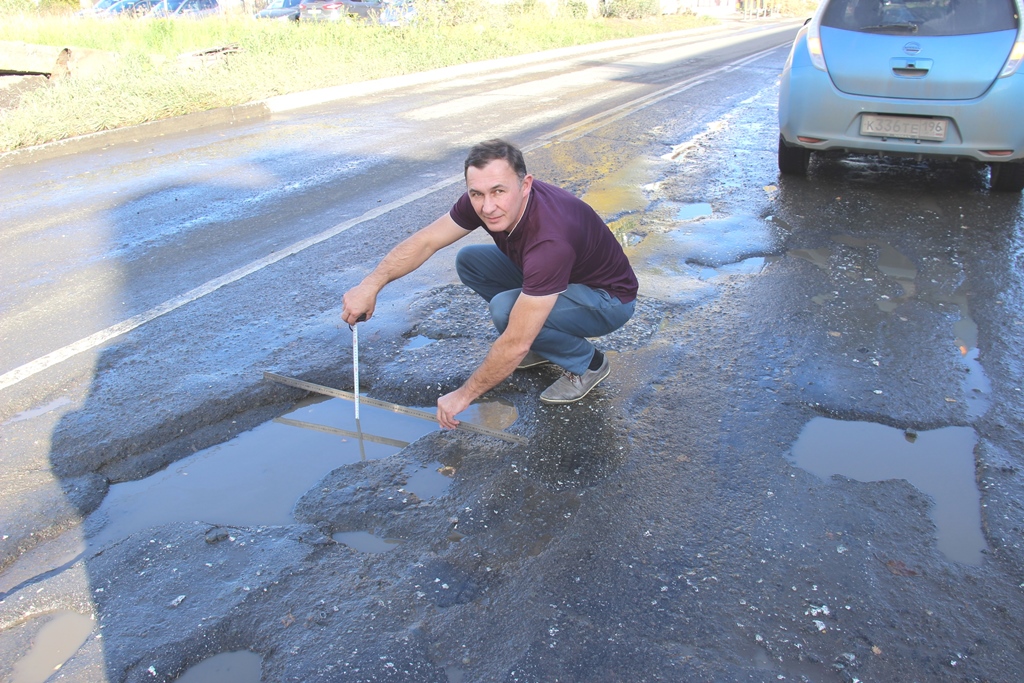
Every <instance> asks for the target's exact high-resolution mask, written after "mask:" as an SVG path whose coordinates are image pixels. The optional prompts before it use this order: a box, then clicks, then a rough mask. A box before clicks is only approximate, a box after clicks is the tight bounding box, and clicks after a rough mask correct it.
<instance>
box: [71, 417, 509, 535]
mask: <svg viewBox="0 0 1024 683" xmlns="http://www.w3.org/2000/svg"><path fill="white" fill-rule="evenodd" d="M516 416H517V413H516V409H515V406H513V405H512V404H511V403H510V402H509V401H484V402H480V403H477V404H474V405H472V406H470V407H469V408H468V409H466V410H465V411H464V412H462V413H460V415H459V418H460V419H461V420H463V421H467V422H471V423H474V424H478V425H482V426H486V427H490V428H492V429H497V430H503V429H505V428H506V427H507V426H509V425H510V424H512V423H513V422H515V420H516ZM285 419H286V420H289V421H290V422H289V423H287V424H284V423H281V422H278V421H271V422H267V423H264V424H262V425H260V426H258V427H256V428H254V429H252V430H250V431H248V432H244V433H242V434H239V435H238V436H236V437H235V438H233V439H231V440H230V441H227V442H225V443H223V444H220V445H218V446H214V447H212V448H207V449H205V450H202V451H199V452H197V453H195V454H194V455H192V456H189V457H187V458H184V459H183V460H180V461H178V462H176V463H174V464H173V465H171V466H170V467H168V468H167V469H165V470H162V471H160V472H157V473H156V474H153V475H151V476H149V477H147V478H145V479H142V480H139V481H132V482H124V483H120V484H115V485H114V486H111V487H110V491H109V492H108V494H107V496H106V498H105V499H104V500H103V503H102V505H100V507H99V508H98V509H97V510H96V512H94V513H93V514H92V515H91V516H90V517H89V519H88V521H87V524H86V529H87V536H88V544H89V546H90V547H91V548H94V549H98V548H102V547H104V546H106V545H108V544H110V543H112V542H115V541H117V540H120V539H122V538H125V537H127V536H129V535H131V534H133V533H136V532H138V531H142V530H144V529H148V528H152V527H156V526H160V525H163V524H169V523H174V522H191V521H203V522H207V523H210V524H216V525H223V526H263V525H280V524H289V523H291V522H292V521H293V519H292V508H293V507H294V505H295V502H296V501H297V500H298V499H299V497H300V496H301V495H302V494H303V493H305V492H306V491H308V490H309V489H310V487H312V486H313V485H315V484H316V482H317V481H319V480H320V479H321V478H322V477H323V476H324V475H325V474H326V473H327V472H329V471H331V470H333V469H335V468H337V467H341V466H342V465H346V464H351V463H355V462H359V461H361V460H376V459H379V458H384V457H387V456H389V455H392V454H394V453H397V452H398V451H399V450H400V449H401V448H402V447H403V446H404V445H406V444H408V443H411V442H413V441H415V440H416V439H418V438H420V437H421V436H423V435H425V434H427V433H429V432H431V431H434V430H436V429H437V425H436V424H434V423H431V422H428V421H425V420H421V419H418V418H414V417H410V416H407V415H402V414H398V413H394V412H391V411H389V410H384V409H381V408H375V407H372V406H366V405H363V406H361V407H360V420H359V424H357V423H356V420H355V415H354V410H353V404H352V403H351V402H349V401H345V400H342V399H329V400H310V401H306V402H303V403H302V404H300V405H299V406H298V407H297V408H295V409H294V410H292V411H290V412H289V413H288V414H287V415H286V416H285ZM296 425H304V426H308V427H309V428H308V429H300V428H297V426H296ZM324 428H326V429H328V430H334V433H325V432H324V431H321V430H322V429H324ZM360 434H361V435H362V437H363V438H359V435H360ZM384 435H386V436H384ZM413 474H415V473H413ZM434 474H435V475H436V476H437V477H441V478H442V479H444V480H445V481H450V480H448V479H447V478H445V477H443V476H442V475H441V474H439V473H437V472H435V473H434ZM420 476H421V477H428V476H429V475H420ZM439 484H440V481H439V480H438V481H437V482H434V481H428V480H427V479H423V481H422V483H421V482H420V480H417V483H416V484H415V486H416V487H417V488H420V489H421V490H422V491H423V492H424V495H420V492H419V491H416V494H417V495H420V497H421V498H428V497H430V489H431V487H435V488H436V487H437V486H438V485H439Z"/></svg>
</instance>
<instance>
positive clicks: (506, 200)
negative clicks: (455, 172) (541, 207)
mask: <svg viewBox="0 0 1024 683" xmlns="http://www.w3.org/2000/svg"><path fill="white" fill-rule="evenodd" d="M531 185H533V177H532V176H529V175H528V176H526V177H525V178H524V179H523V181H522V182H520V181H519V176H517V175H516V172H515V171H513V170H512V167H511V166H510V165H509V163H508V162H507V161H505V160H504V159H495V160H494V161H492V162H490V163H489V164H487V165H486V166H484V167H483V168H475V167H473V166H470V167H469V169H468V170H467V171H466V188H467V189H468V190H469V199H470V201H471V202H472V203H473V208H474V209H476V213H477V215H478V216H480V218H482V219H483V221H484V227H485V228H487V230H489V231H490V232H508V231H510V230H511V229H512V228H514V227H515V226H516V224H517V223H518V222H519V219H520V218H522V216H523V211H525V210H526V198H527V197H528V196H529V195H530V187H531Z"/></svg>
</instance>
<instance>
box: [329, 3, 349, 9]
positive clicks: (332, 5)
mask: <svg viewBox="0 0 1024 683" xmlns="http://www.w3.org/2000/svg"><path fill="white" fill-rule="evenodd" d="M344 8H345V5H343V4H342V3H340V2H328V3H326V4H325V5H324V9H344Z"/></svg>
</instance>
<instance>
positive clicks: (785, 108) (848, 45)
mask: <svg viewBox="0 0 1024 683" xmlns="http://www.w3.org/2000/svg"><path fill="white" fill-rule="evenodd" d="M1022 2H1024V0H822V2H821V3H820V5H819V6H818V9H817V11H816V12H815V14H814V16H813V18H811V19H810V20H809V21H808V22H807V23H806V24H805V25H804V27H803V28H802V29H801V30H800V32H799V33H798V34H797V37H796V40H795V41H794V43H793V47H792V50H791V51H790V54H789V58H788V59H787V60H786V64H785V66H784V67H783V71H782V78H781V82H780V90H779V149H778V162H779V170H780V171H782V172H783V173H787V174H799V175H802V174H804V173H806V172H807V169H808V164H809V161H810V158H811V155H812V154H818V153H838V154H848V153H868V154H881V155H893V156H912V157H918V158H946V159H957V158H964V159H973V160H975V161H978V162H981V163H984V164H988V165H989V166H990V167H991V181H990V182H991V187H992V189H993V190H1000V191H1010V192H1020V191H1021V190H1022V189H1024V115H1022V103H1024V71H1022V70H1021V68H1020V67H1021V61H1022V60H1024V27H1022V19H1021V17H1022V16H1024V5H1022Z"/></svg>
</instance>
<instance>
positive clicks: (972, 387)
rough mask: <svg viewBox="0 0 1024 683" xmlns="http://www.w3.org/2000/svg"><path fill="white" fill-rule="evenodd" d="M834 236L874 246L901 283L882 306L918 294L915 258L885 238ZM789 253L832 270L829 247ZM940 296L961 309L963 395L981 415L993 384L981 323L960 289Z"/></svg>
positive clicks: (970, 410)
mask: <svg viewBox="0 0 1024 683" xmlns="http://www.w3.org/2000/svg"><path fill="white" fill-rule="evenodd" d="M832 239H833V241H835V242H836V243H838V244H842V245H844V246H848V247H853V248H858V249H864V248H868V247H872V248H874V249H875V250H876V251H877V260H876V263H875V266H876V267H877V268H878V271H879V272H880V273H881V274H882V275H884V276H885V277H887V278H889V279H891V280H893V281H894V282H895V283H896V284H898V285H899V287H900V290H901V291H902V294H900V295H899V296H895V297H893V296H890V295H888V294H882V295H880V297H879V298H878V300H877V301H876V302H875V305H876V306H877V307H878V309H879V310H881V311H883V312H885V313H889V314H895V313H896V311H897V309H898V308H899V306H900V305H901V304H903V303H905V302H907V301H910V300H912V299H915V298H918V293H917V285H916V283H915V279H916V278H917V274H918V273H917V267H916V266H915V265H914V263H913V261H911V260H910V259H909V258H907V257H906V256H904V255H903V254H902V253H900V252H899V251H898V250H897V249H895V248H893V247H892V246H891V245H890V244H888V243H886V242H884V241H882V240H875V239H864V238H861V237H851V236H848V235H837V236H835V237H833V238H832ZM787 254H788V255H789V256H793V257H795V258H800V259H803V260H805V261H808V262H809V263H813V264H814V265H815V266H817V267H818V268H820V269H822V270H824V271H826V272H831V270H832V267H833V265H832V250H831V249H829V248H827V247H819V248H817V249H791V250H789V251H788V252H787ZM836 267H837V268H840V269H841V270H842V272H844V273H846V274H847V276H849V277H850V278H851V279H860V280H865V281H869V282H870V281H872V280H873V277H871V276H870V274H869V273H866V272H865V271H864V270H863V269H861V268H859V267H857V266H856V265H854V266H850V265H843V266H839V265H837V266H836ZM837 296H838V292H828V293H823V294H818V295H815V296H814V297H812V300H813V301H814V302H815V303H817V304H819V305H823V304H825V303H828V302H829V301H833V300H834V299H836V297H837ZM937 299H938V303H939V304H940V305H942V304H953V305H955V306H956V307H957V308H958V309H959V311H960V319H959V320H957V321H956V322H955V323H953V335H954V344H955V346H956V349H957V350H958V351H959V356H958V358H959V360H960V363H961V364H962V366H963V369H964V381H963V386H964V395H965V396H966V405H967V415H968V417H971V418H978V417H981V416H982V415H984V414H985V413H986V412H987V411H988V409H989V406H990V404H991V400H990V398H989V397H990V395H991V393H992V385H991V383H990V382H989V379H988V376H987V375H986V374H985V369H984V367H982V365H981V362H980V359H979V350H978V326H977V324H976V323H975V322H974V320H973V318H971V313H970V308H969V305H968V301H967V296H966V295H964V294H959V293H958V294H955V295H953V296H950V297H937Z"/></svg>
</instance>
